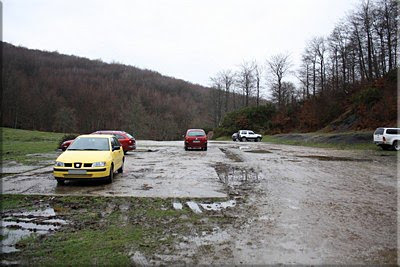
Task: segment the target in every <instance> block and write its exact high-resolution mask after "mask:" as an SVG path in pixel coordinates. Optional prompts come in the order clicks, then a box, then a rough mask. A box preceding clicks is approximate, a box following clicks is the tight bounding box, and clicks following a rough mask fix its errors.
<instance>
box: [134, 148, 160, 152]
mask: <svg viewBox="0 0 400 267" xmlns="http://www.w3.org/2000/svg"><path fill="white" fill-rule="evenodd" d="M157 151H158V149H144V148H139V149H135V151H134V152H157Z"/></svg>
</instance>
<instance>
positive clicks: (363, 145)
mask: <svg viewBox="0 0 400 267" xmlns="http://www.w3.org/2000/svg"><path fill="white" fill-rule="evenodd" d="M262 142H266V143H273V144H283V145H294V146H307V147H319V148H333V149H356V150H380V148H379V147H377V146H376V145H375V144H373V143H371V142H369V143H357V144H347V143H327V142H312V141H305V140H288V139H282V138H279V137H276V136H273V135H266V136H263V139H262Z"/></svg>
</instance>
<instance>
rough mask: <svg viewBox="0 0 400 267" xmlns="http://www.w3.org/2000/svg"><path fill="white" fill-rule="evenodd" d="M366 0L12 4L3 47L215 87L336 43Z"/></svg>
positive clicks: (35, 0)
mask: <svg viewBox="0 0 400 267" xmlns="http://www.w3.org/2000/svg"><path fill="white" fill-rule="evenodd" d="M358 3H359V1H358V0H281V1H279V0H246V1H245V0H241V1H234V0H193V1H190V0H140V1H134V0H132V1H129V0H127V1H122V0H114V1H110V0H107V1H103V0H80V1H79V0H68V1H66V0H65V1H61V0H5V1H3V40H4V41H6V42H9V43H12V44H14V45H21V46H24V47H28V48H33V49H40V50H47V51H58V52H59V53H63V54H68V55H77V56H82V57H87V58H90V59H102V60H103V61H105V62H112V61H116V62H119V63H123V64H127V65H133V66H136V67H139V68H146V69H151V70H155V71H158V72H160V73H161V74H163V75H167V76H172V77H175V78H180V79H184V80H187V81H190V82H193V83H198V84H201V85H205V86H207V85H209V84H210V80H209V79H210V77H211V76H214V75H215V74H216V73H217V72H219V71H221V70H224V69H233V70H235V69H237V67H238V65H240V64H241V63H242V62H243V61H249V60H257V61H258V62H260V63H263V64H264V63H265V60H266V59H267V58H268V57H270V56H271V55H273V54H276V53H286V52H287V53H290V54H291V58H292V61H293V63H294V68H293V69H296V68H297V64H298V63H299V61H300V54H301V52H302V51H303V49H304V47H305V44H306V42H307V40H309V39H311V38H312V37H313V36H315V35H324V36H326V35H328V34H329V33H330V32H331V30H332V29H333V27H334V25H335V24H336V23H337V22H339V20H340V19H341V18H344V16H345V15H346V14H347V13H348V12H350V11H351V10H352V9H353V8H354V7H355V6H356V5H357V4H358Z"/></svg>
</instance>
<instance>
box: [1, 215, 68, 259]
mask: <svg viewBox="0 0 400 267" xmlns="http://www.w3.org/2000/svg"><path fill="white" fill-rule="evenodd" d="M66 224H67V221H65V220H62V219H60V218H57V217H56V213H55V211H54V209H53V208H46V209H44V210H35V211H26V212H16V213H5V214H2V219H1V236H2V238H3V239H2V241H1V253H4V254H5V253H13V252H17V251H19V249H17V248H16V244H17V243H18V242H19V241H20V240H21V239H23V238H26V237H28V236H30V235H32V234H39V235H44V234H49V233H51V232H53V231H55V230H57V229H59V228H60V227H61V226H63V225H66Z"/></svg>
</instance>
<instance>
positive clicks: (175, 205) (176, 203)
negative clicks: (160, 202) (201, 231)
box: [172, 202, 183, 210]
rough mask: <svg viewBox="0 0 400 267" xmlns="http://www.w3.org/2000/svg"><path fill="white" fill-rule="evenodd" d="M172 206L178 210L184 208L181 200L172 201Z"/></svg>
mask: <svg viewBox="0 0 400 267" xmlns="http://www.w3.org/2000/svg"><path fill="white" fill-rule="evenodd" d="M172 206H173V207H174V209H176V210H181V209H182V208H183V206H182V204H181V203H179V202H174V203H172Z"/></svg>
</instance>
